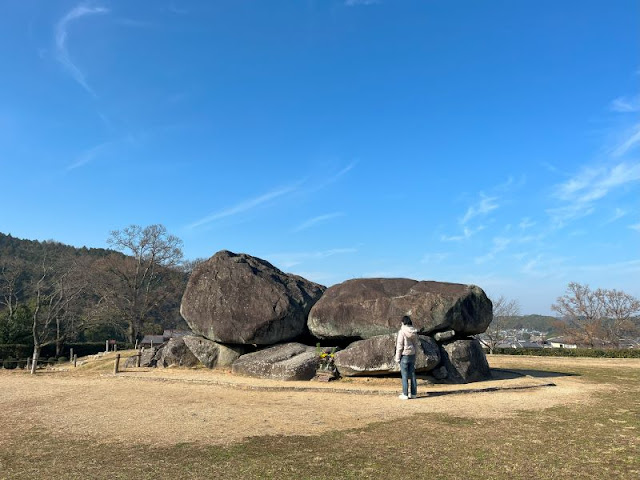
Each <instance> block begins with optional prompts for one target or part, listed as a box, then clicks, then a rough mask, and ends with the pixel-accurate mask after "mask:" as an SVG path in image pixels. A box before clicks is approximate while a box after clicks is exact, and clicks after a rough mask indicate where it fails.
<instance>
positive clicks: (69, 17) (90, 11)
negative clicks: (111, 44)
mask: <svg viewBox="0 0 640 480" xmlns="http://www.w3.org/2000/svg"><path fill="white" fill-rule="evenodd" d="M108 12H109V10H108V9H106V8H103V7H88V6H86V5H78V6H76V7H75V8H73V9H71V10H70V11H69V12H68V13H67V14H66V15H65V16H64V17H62V19H60V21H59V22H58V23H57V24H56V28H55V49H56V58H57V60H58V61H59V62H60V63H61V64H62V66H63V67H64V68H65V69H66V70H67V71H68V72H69V74H70V75H71V76H72V77H73V79H74V80H75V81H76V82H77V83H78V84H79V85H80V86H81V87H82V88H84V89H85V90H86V91H87V92H89V93H90V94H91V95H93V96H94V97H95V96H96V94H95V92H94V91H93V89H92V88H91V87H90V86H89V84H88V83H87V78H86V76H85V74H84V72H82V70H80V68H78V66H77V65H76V64H75V63H73V61H72V60H71V57H70V55H69V49H68V45H67V43H68V42H67V34H68V30H69V25H70V24H71V22H73V21H75V20H78V19H79V18H82V17H86V16H89V15H102V14H106V13H108Z"/></svg>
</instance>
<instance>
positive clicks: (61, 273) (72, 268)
mask: <svg viewBox="0 0 640 480" xmlns="http://www.w3.org/2000/svg"><path fill="white" fill-rule="evenodd" d="M107 243H108V245H109V246H110V247H111V249H94V248H86V247H83V248H75V247H72V246H69V245H64V244H61V243H59V242H55V241H44V242H39V241H32V240H21V239H17V238H14V237H12V236H10V235H6V234H2V233H0V344H29V345H31V346H32V347H33V353H34V355H35V356H38V355H39V353H40V351H41V350H42V349H43V348H45V347H47V348H48V346H49V345H53V346H55V355H56V356H60V354H61V352H62V351H63V347H64V345H65V343H69V342H99V341H104V340H105V339H107V338H111V339H116V340H119V341H128V342H130V343H134V342H135V340H136V339H139V338H141V337H142V335H144V334H146V333H156V334H157V333H162V331H163V330H164V329H173V328H178V329H182V328H186V324H185V323H184V320H182V318H181V317H180V313H179V308H180V300H181V297H182V293H183V291H184V288H185V286H186V282H187V279H188V276H189V273H190V271H191V268H192V266H193V263H194V262H191V263H186V262H184V261H183V255H182V249H181V247H182V242H181V240H180V239H178V238H177V237H175V236H173V235H170V234H169V233H168V232H167V231H166V228H165V227H164V226H162V225H151V226H148V227H144V228H143V227H139V226H137V225H131V226H129V227H127V228H125V229H123V230H115V231H113V232H111V234H110V236H109V238H108V239H107Z"/></svg>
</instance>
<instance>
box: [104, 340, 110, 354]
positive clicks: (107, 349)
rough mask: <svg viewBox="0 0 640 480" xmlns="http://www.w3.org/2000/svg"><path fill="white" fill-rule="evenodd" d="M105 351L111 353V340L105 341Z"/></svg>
mask: <svg viewBox="0 0 640 480" xmlns="http://www.w3.org/2000/svg"><path fill="white" fill-rule="evenodd" d="M104 351H105V353H109V340H105V341H104Z"/></svg>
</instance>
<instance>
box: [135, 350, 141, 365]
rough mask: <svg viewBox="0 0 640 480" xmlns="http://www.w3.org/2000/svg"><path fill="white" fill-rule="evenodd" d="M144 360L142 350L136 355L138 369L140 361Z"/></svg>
mask: <svg viewBox="0 0 640 480" xmlns="http://www.w3.org/2000/svg"><path fill="white" fill-rule="evenodd" d="M141 360H142V350H140V351H139V352H138V354H137V355H136V367H138V368H139V367H140V361H141Z"/></svg>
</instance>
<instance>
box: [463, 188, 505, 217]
mask: <svg viewBox="0 0 640 480" xmlns="http://www.w3.org/2000/svg"><path fill="white" fill-rule="evenodd" d="M496 200H498V197H488V196H486V195H485V194H483V193H480V200H479V201H478V202H477V203H475V204H473V205H471V206H469V208H468V209H467V212H466V213H465V214H464V217H462V219H461V220H460V224H462V225H464V224H466V223H467V222H468V221H469V220H471V219H473V218H475V217H478V216H481V215H486V214H487V213H489V212H491V211H493V210H495V209H496V208H498V207H499V206H500V205H498V203H497V202H496Z"/></svg>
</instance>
